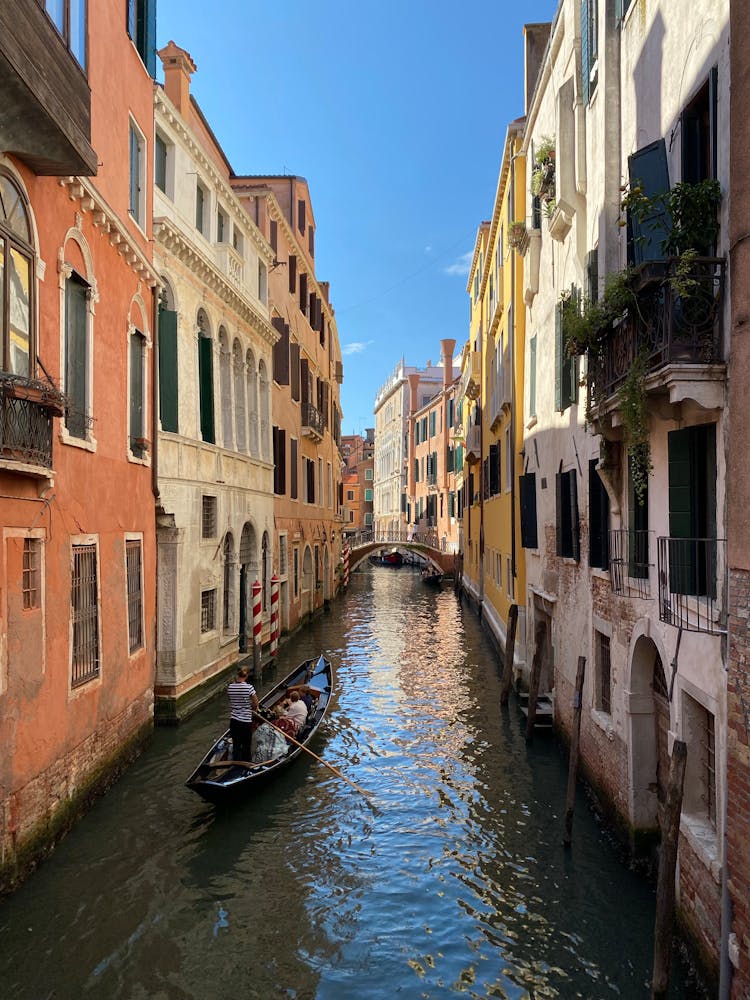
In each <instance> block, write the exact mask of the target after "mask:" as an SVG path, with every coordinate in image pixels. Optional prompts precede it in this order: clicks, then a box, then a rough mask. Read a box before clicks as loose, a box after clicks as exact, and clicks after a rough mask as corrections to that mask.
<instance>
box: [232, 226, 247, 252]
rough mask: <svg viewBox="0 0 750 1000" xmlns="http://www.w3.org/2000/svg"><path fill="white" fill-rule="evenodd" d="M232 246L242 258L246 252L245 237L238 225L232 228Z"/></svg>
mask: <svg viewBox="0 0 750 1000" xmlns="http://www.w3.org/2000/svg"><path fill="white" fill-rule="evenodd" d="M232 246H233V247H234V249H235V250H236V251H237V253H238V254H239V255H240V257H241V256H242V254H243V252H244V247H245V237H244V236H243V235H242V230H241V229H240V228H239V227H238V226H236V225H235V226H233V227H232Z"/></svg>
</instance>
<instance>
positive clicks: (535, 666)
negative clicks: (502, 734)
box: [526, 622, 547, 743]
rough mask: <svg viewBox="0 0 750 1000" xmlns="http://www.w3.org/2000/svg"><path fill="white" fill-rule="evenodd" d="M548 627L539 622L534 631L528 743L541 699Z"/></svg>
mask: <svg viewBox="0 0 750 1000" xmlns="http://www.w3.org/2000/svg"><path fill="white" fill-rule="evenodd" d="M546 634H547V626H546V625H545V623H544V622H537V623H536V628H535V629H534V659H533V660H532V662H531V678H530V680H529V717H528V719H527V720H526V742H527V743H528V742H529V740H532V739H533V738H534V726H535V725H536V703H537V699H538V697H539V680H540V678H541V675H542V657H543V656H544V645H545V637H546Z"/></svg>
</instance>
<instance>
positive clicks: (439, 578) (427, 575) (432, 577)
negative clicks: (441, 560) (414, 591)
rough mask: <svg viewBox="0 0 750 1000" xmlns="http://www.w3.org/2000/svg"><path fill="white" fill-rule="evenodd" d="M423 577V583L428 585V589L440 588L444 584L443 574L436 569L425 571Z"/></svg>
mask: <svg viewBox="0 0 750 1000" xmlns="http://www.w3.org/2000/svg"><path fill="white" fill-rule="evenodd" d="M421 575H422V583H426V584H427V586H428V587H439V586H440V585H441V583H442V582H443V574H442V573H439V572H438V571H437V570H436V569H423V570H422V574H421Z"/></svg>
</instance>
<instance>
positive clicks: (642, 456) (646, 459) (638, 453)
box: [617, 353, 651, 503]
mask: <svg viewBox="0 0 750 1000" xmlns="http://www.w3.org/2000/svg"><path fill="white" fill-rule="evenodd" d="M647 374H648V358H647V357H646V355H645V354H643V353H641V354H639V355H638V356H637V357H636V359H635V361H634V362H633V364H632V365H631V367H630V370H629V371H628V374H627V375H626V376H625V380H624V382H623V383H622V385H621V386H620V388H619V389H618V390H617V398H618V401H619V404H620V415H621V418H622V423H623V427H624V429H625V443H626V446H627V452H628V456H629V458H630V463H631V476H632V482H633V492H634V493H635V495H636V497H637V498H638V503H643V500H644V497H645V494H646V487H647V485H648V477H649V473H650V472H651V441H650V438H649V430H648V407H647V406H646V386H645V379H646V375H647Z"/></svg>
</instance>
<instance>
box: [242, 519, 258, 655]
mask: <svg viewBox="0 0 750 1000" xmlns="http://www.w3.org/2000/svg"><path fill="white" fill-rule="evenodd" d="M257 579H258V539H257V537H256V534H255V528H254V527H253V526H252V524H250V522H249V521H246V522H245V524H244V526H243V528H242V537H241V539H240V627H239V633H240V652H241V653H246V652H247V649H248V644H249V642H252V635H251V633H252V627H253V609H252V599H253V583H254V582H255V581H256V580H257Z"/></svg>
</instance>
